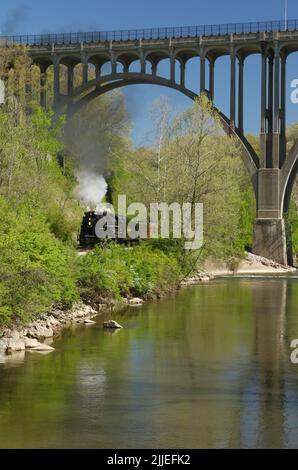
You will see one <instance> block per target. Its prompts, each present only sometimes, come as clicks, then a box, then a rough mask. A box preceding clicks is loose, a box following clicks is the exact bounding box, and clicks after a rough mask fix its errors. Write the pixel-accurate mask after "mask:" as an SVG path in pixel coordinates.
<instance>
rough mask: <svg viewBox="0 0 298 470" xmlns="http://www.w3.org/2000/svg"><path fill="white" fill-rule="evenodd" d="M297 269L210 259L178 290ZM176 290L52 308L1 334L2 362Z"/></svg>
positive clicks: (256, 259) (248, 259)
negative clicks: (76, 326)
mask: <svg viewBox="0 0 298 470" xmlns="http://www.w3.org/2000/svg"><path fill="white" fill-rule="evenodd" d="M295 271H296V269H295V268H291V267H286V266H282V265H280V264H278V263H276V262H274V261H272V260H268V259H266V258H263V257H260V256H256V255H253V254H251V253H247V254H246V256H245V258H244V259H242V260H237V261H236V262H235V263H234V265H233V269H232V268H231V266H228V264H227V263H224V262H220V261H214V260H208V261H206V262H205V263H204V265H203V268H202V269H201V268H200V269H199V270H197V272H195V273H194V274H192V275H191V276H189V277H188V278H187V279H185V280H183V281H182V282H181V283H180V285H178V286H176V290H177V289H179V288H180V287H183V286H191V285H195V284H199V283H202V282H210V281H212V280H213V279H215V278H217V277H222V276H235V275H251V276H253V275H260V274H263V275H268V276H270V275H274V274H277V275H279V274H287V273H293V272H295ZM170 292H173V289H171V290H168V291H167V292H164V295H151V296H149V295H145V296H144V297H143V298H132V299H127V298H122V299H121V301H119V300H117V301H116V300H115V299H109V300H105V303H96V304H94V305H93V307H92V306H91V305H88V304H85V303H83V302H80V303H76V304H75V305H74V306H73V307H72V308H71V309H69V310H60V309H57V308H56V309H53V310H51V311H49V313H48V314H43V315H41V316H39V317H38V318H37V319H36V320H34V321H32V322H30V323H29V324H28V325H25V326H19V327H17V326H15V327H13V328H6V329H4V330H3V331H2V337H1V338H0V363H3V362H5V360H4V357H5V356H7V355H11V354H12V353H17V352H25V351H26V350H31V351H36V352H41V353H46V352H51V351H53V350H54V349H53V348H52V347H51V345H50V343H51V341H52V339H53V338H54V337H57V336H59V335H60V334H61V333H62V331H63V330H65V329H66V328H69V327H70V326H72V325H74V324H86V325H91V324H94V323H95V322H94V317H97V316H98V315H99V314H104V313H108V312H113V311H115V310H117V309H121V308H125V307H127V306H131V307H136V306H139V305H142V304H143V302H144V301H149V300H154V299H155V300H156V299H160V298H163V297H165V296H166V295H167V294H169V293H170Z"/></svg>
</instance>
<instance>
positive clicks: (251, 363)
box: [0, 276, 298, 448]
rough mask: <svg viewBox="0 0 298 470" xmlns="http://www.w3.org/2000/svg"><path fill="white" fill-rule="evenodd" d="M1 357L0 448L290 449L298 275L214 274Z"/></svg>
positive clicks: (295, 435)
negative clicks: (105, 324)
mask: <svg viewBox="0 0 298 470" xmlns="http://www.w3.org/2000/svg"><path fill="white" fill-rule="evenodd" d="M113 318H115V319H116V320H117V321H119V322H120V323H122V325H123V326H124V329H123V330H120V331H118V332H115V333H114V334H111V333H109V332H107V331H104V330H103V329H102V318H99V319H98V322H97V323H96V324H95V325H92V326H82V325H80V326H75V327H73V328H71V329H68V330H65V332H64V334H63V335H62V336H61V337H59V338H58V339H56V340H55V341H54V343H53V346H54V347H55V351H54V352H53V353H50V354H46V355H45V354H38V353H33V352H27V353H26V357H25V359H24V357H23V355H22V354H17V355H13V356H10V357H8V361H7V362H6V363H5V364H1V365H0V447H1V448H6V447H8V448H15V447H21V448H28V447H29V448H61V447H62V448H90V447H92V448H215V447H216V448H251V447H253V448H255V447H257V448H272V447H297V446H298V426H297V422H298V420H297V418H298V365H294V364H292V363H291V361H290V354H291V348H290V344H291V341H292V339H295V338H298V278H296V277H295V276H292V277H289V278H283V277H280V278H234V279H218V280H215V281H212V282H210V283H207V284H202V285H198V286H194V287H190V288H183V289H182V290H181V292H180V293H179V294H178V295H177V296H173V297H170V298H168V299H167V300H163V301H159V302H152V303H148V304H146V305H144V306H143V307H140V308H135V309H132V308H131V309H128V310H127V311H125V312H121V313H119V314H117V315H115V316H114V317H113Z"/></svg>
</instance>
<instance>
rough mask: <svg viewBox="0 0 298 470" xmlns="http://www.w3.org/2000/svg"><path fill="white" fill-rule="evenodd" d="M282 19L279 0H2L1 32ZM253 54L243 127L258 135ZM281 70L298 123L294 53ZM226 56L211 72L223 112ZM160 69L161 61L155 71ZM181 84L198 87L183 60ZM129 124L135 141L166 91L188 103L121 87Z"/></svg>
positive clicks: (291, 0) (193, 67)
mask: <svg viewBox="0 0 298 470" xmlns="http://www.w3.org/2000/svg"><path fill="white" fill-rule="evenodd" d="M288 10H289V13H288V16H289V18H295V19H296V18H298V2H297V0H288ZM283 18H284V0H250V1H249V2H243V1H242V2H240V1H239V0H225V1H222V0H208V1H205V0H204V1H202V0H183V1H182V0H112V1H111V0H110V1H106V0H104V1H102V0H86V1H85V2H82V1H81V0H80V1H79V0H51V2H49V1H47V2H42V1H40V0H21V1H19V0H9V1H8V0H2V1H1V19H0V31H1V33H2V34H18V33H19V34H23V33H24V34H26V33H46V32H66V31H90V30H94V31H98V30H113V29H129V28H132V29H134V28H142V27H158V26H180V25H200V24H213V23H214V24H217V23H234V22H246V21H262V20H272V19H283ZM259 60H260V59H259V58H258V57H257V56H253V57H250V58H249V59H248V60H247V62H246V70H245V128H246V130H247V131H250V132H254V133H258V130H259V122H260V103H259V93H260V90H259V88H260V87H259V79H260V71H259ZM288 62H289V63H288V72H287V97H288V99H287V107H288V109H287V118H288V123H291V122H294V121H298V105H297V104H296V105H294V104H292V103H291V102H290V93H291V88H290V82H291V81H292V80H293V79H295V78H298V53H295V54H293V55H292V56H290V58H289V61H288ZM228 71H229V68H228V58H222V59H220V60H219V61H218V63H217V66H216V75H215V80H216V81H215V90H216V96H215V101H216V105H217V106H218V107H219V108H220V109H222V110H223V111H224V112H226V113H228V103H229V97H228V82H229V74H228ZM163 72H166V70H165V69H164V65H161V67H160V73H163ZM186 73H187V79H186V85H187V86H188V87H189V88H191V89H192V90H193V91H197V90H198V84H199V70H198V64H197V63H196V61H195V60H193V61H192V62H191V63H189V66H188V70H187V72H186ZM124 92H125V94H126V96H127V101H128V109H129V110H130V112H131V113H132V118H133V122H134V128H133V137H134V140H135V142H136V143H137V144H140V143H141V142H142V141H143V138H144V135H147V134H148V132H149V131H150V128H151V125H150V113H149V109H150V106H151V103H152V101H154V99H155V98H157V97H159V96H160V95H167V96H169V97H170V98H171V100H173V102H174V104H175V107H176V108H177V109H183V108H185V107H187V106H189V105H190V101H189V99H188V98H186V97H184V96H183V95H181V94H179V93H178V92H175V91H173V90H168V89H165V88H160V87H156V86H149V85H138V86H132V87H127V88H125V89H124Z"/></svg>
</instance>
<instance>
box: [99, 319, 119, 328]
mask: <svg viewBox="0 0 298 470" xmlns="http://www.w3.org/2000/svg"><path fill="white" fill-rule="evenodd" d="M103 327H104V328H112V329H120V328H123V326H121V325H119V323H117V322H116V321H115V320H107V321H104V322H103Z"/></svg>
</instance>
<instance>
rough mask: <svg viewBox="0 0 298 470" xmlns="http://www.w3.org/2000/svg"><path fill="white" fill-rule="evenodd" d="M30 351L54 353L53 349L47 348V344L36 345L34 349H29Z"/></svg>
mask: <svg viewBox="0 0 298 470" xmlns="http://www.w3.org/2000/svg"><path fill="white" fill-rule="evenodd" d="M30 351H38V352H51V351H55V349H54V348H52V346H49V345H48V344H43V343H38V345H37V346H35V347H34V348H31V349H30Z"/></svg>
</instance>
